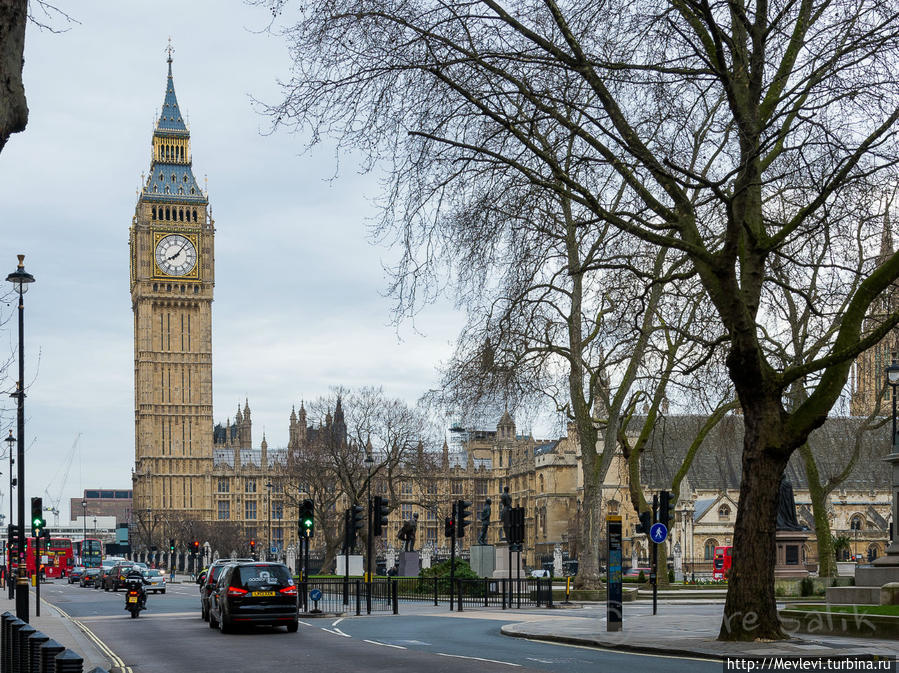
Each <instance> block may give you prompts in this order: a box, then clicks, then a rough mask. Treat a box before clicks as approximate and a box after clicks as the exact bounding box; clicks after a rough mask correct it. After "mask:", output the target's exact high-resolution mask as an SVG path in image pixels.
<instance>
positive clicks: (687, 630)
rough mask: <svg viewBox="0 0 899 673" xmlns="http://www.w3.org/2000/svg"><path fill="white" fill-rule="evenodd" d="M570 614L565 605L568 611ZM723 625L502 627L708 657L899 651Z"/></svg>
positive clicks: (716, 620)
mask: <svg viewBox="0 0 899 673" xmlns="http://www.w3.org/2000/svg"><path fill="white" fill-rule="evenodd" d="M722 610H723V607H722ZM570 614H571V613H570V612H567V611H566V616H567V615H570ZM509 616H510V617H511V616H512V615H509ZM720 628H721V615H714V614H713V615H708V614H689V613H688V614H683V613H681V614H678V615H677V616H676V619H673V618H672V617H671V616H670V615H669V616H668V617H666V616H665V615H656V616H652V615H633V616H628V615H627V614H625V617H624V626H623V630H622V631H620V632H618V633H610V632H607V631H606V620H605V616H604V615H603V616H602V617H601V618H591V619H570V618H569V619H559V618H555V619H554V618H551V617H550V618H544V619H541V620H529V621H526V622H521V623H516V624H506V625H505V626H503V627H502V629H501V631H502V633H503V634H504V635H507V636H512V637H517V638H532V639H534V640H547V641H552V642H561V643H568V644H573V645H586V646H588V647H604V648H610V649H616V650H629V651H633V652H646V653H653V654H664V655H681V656H693V657H702V658H707V659H723V658H724V657H787V658H798V657H810V656H814V657H825V658H840V657H846V656H849V655H853V656H859V655H863V656H865V655H867V656H871V655H887V656H891V657H899V643H897V642H895V641H892V640H874V639H862V638H849V637H843V636H829V635H821V636H809V635H805V634H797V635H796V636H794V637H793V638H792V639H790V640H786V641H777V642H747V643H730V642H719V641H717V640H716V638H717V636H718V630H719V629H720Z"/></svg>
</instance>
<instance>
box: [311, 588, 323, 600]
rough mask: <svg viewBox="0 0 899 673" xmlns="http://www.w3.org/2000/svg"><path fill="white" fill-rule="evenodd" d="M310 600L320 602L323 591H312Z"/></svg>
mask: <svg viewBox="0 0 899 673" xmlns="http://www.w3.org/2000/svg"><path fill="white" fill-rule="evenodd" d="M309 598H311V599H312V600H314V601H320V600H321V599H322V592H321V589H313V590H312V591H310V592H309Z"/></svg>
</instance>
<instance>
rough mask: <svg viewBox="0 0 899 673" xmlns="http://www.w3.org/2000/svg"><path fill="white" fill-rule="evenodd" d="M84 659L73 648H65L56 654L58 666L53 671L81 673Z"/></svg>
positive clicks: (54, 672)
mask: <svg viewBox="0 0 899 673" xmlns="http://www.w3.org/2000/svg"><path fill="white" fill-rule="evenodd" d="M83 670H84V660H83V659H82V658H81V657H79V656H78V655H77V654H76V653H75V652H72V650H63V651H62V652H60V653H59V654H57V655H56V668H55V669H54V671H53V673H81V671H83Z"/></svg>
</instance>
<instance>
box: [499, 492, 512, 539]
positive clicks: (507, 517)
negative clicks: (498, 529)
mask: <svg viewBox="0 0 899 673" xmlns="http://www.w3.org/2000/svg"><path fill="white" fill-rule="evenodd" d="M499 502H500V508H499V520H500V521H502V524H503V536H502V539H503V540H504V541H505V540H508V539H509V527H510V526H511V525H512V496H511V495H509V487H508V486H503V492H502V495H500V496H499Z"/></svg>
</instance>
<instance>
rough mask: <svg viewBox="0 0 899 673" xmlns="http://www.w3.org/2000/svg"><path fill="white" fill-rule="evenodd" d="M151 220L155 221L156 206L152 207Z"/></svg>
mask: <svg viewBox="0 0 899 673" xmlns="http://www.w3.org/2000/svg"><path fill="white" fill-rule="evenodd" d="M153 219H154V220H155V219H156V206H153Z"/></svg>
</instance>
